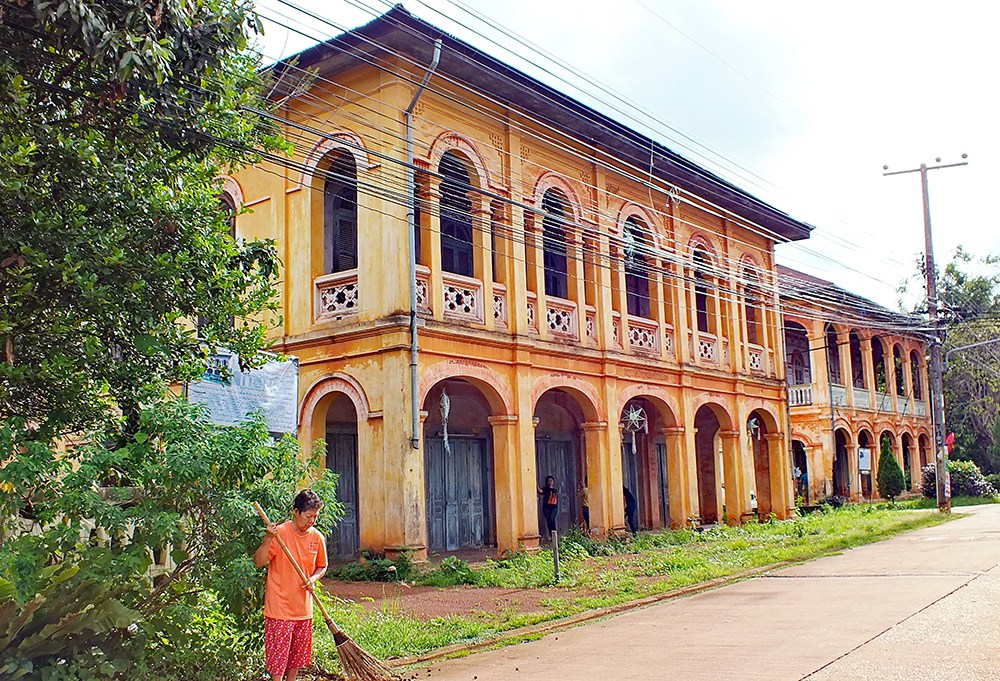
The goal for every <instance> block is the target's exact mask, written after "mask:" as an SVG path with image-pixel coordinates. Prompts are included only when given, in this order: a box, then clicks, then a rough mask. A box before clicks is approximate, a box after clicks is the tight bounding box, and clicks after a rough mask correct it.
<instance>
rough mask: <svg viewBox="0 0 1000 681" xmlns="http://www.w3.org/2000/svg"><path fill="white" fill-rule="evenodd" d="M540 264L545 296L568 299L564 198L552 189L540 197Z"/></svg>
mask: <svg viewBox="0 0 1000 681" xmlns="http://www.w3.org/2000/svg"><path fill="white" fill-rule="evenodd" d="M542 211H543V212H544V213H545V215H544V217H543V218H542V262H543V267H544V269H545V282H544V283H545V295H546V296H550V297H553V298H568V297H569V291H568V289H569V285H568V279H569V276H568V269H567V258H566V209H565V200H564V198H563V197H562V196H561V195H560V194H559V192H557V191H556V190H554V189H549V190H548V191H546V192H545V194H544V195H543V196H542Z"/></svg>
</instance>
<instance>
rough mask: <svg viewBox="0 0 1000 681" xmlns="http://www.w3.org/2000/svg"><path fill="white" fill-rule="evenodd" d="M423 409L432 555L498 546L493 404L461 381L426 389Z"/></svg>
mask: <svg viewBox="0 0 1000 681" xmlns="http://www.w3.org/2000/svg"><path fill="white" fill-rule="evenodd" d="M423 410H424V411H425V412H426V414H427V418H426V419H425V421H424V426H423V443H424V486H425V498H426V502H425V506H426V518H427V550H428V552H431V553H433V552H441V551H460V550H463V549H473V548H481V547H484V546H494V545H495V544H496V541H497V539H496V538H497V530H496V484H495V481H494V469H495V465H494V453H493V441H492V429H491V425H490V417H491V416H493V413H492V412H491V409H490V400H489V399H487V396H486V395H484V394H483V392H482V391H481V390H480V389H479V388H478V387H477V386H476V385H475V384H474V383H472V382H471V381H468V380H466V379H465V378H463V377H453V378H445V379H442V380H440V381H438V382H437V383H435V384H434V385H433V386H431V387H430V388H429V389H428V390H427V392H426V396H425V398H424V402H423Z"/></svg>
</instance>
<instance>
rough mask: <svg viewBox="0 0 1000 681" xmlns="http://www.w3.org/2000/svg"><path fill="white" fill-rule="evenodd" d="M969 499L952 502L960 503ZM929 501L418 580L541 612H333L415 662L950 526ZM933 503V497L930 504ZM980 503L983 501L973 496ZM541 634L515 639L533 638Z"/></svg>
mask: <svg viewBox="0 0 1000 681" xmlns="http://www.w3.org/2000/svg"><path fill="white" fill-rule="evenodd" d="M961 499H962V498H960V497H959V498H956V499H954V500H953V504H954V505H956V506H957V505H960V503H959V502H960V500H961ZM921 501H922V500H911V501H906V502H899V503H897V504H896V505H895V507H890V506H889V505H888V504H879V505H874V506H864V505H859V506H845V507H843V508H840V509H829V510H826V509H824V510H823V511H822V512H817V513H811V514H809V515H806V516H804V517H802V518H798V519H795V520H788V521H778V522H765V523H757V522H749V523H745V524H744V525H743V526H742V527H729V526H726V525H717V526H713V527H711V528H710V529H708V530H706V531H704V532H695V531H693V530H675V531H670V530H663V531H658V532H647V533H642V534H640V535H638V536H636V537H634V538H627V539H613V540H609V541H595V540H594V539H592V538H590V537H587V536H585V535H583V534H581V533H578V532H577V533H569V534H567V535H566V536H565V537H563V538H562V540H561V541H560V563H561V564H560V567H561V578H560V581H559V583H558V584H555V583H554V573H553V566H552V551H551V550H549V549H542V550H539V551H536V552H533V553H516V554H513V555H511V556H509V557H508V558H505V559H503V560H498V561H487V563H486V565H485V566H483V567H476V568H472V567H470V566H469V565H468V564H466V563H465V562H464V561H461V560H459V559H457V558H455V559H451V558H449V559H446V560H445V561H444V562H443V563H442V564H441V565H440V566H439V567H437V568H435V569H434V570H431V571H429V572H427V573H425V574H424V575H423V576H421V577H419V580H420V581H421V583H425V584H431V585H435V586H450V585H454V584H475V585H480V586H494V587H502V588H508V589H537V588H543V587H544V588H547V589H548V590H550V591H551V594H552V595H551V597H549V598H546V599H544V600H542V601H541V603H540V605H541V606H542V607H543V608H544V611H543V612H532V613H524V612H520V611H519V610H517V609H515V608H507V609H504V610H502V611H499V612H482V613H478V614H477V615H474V616H448V617H437V618H433V619H430V620H423V619H421V620H417V619H414V618H411V617H408V616H407V615H406V614H404V613H402V612H400V611H399V609H398V603H395V602H393V601H391V600H389V601H385V602H383V603H382V604H381V605H380V607H379V609H377V610H375V611H366V610H365V608H364V607H363V605H362V604H360V603H352V602H348V601H342V600H333V601H331V603H330V614H331V615H332V616H333V618H334V620H336V622H337V623H338V624H339V625H340V626H341V627H343V629H344V630H345V631H347V632H348V634H349V635H350V636H351V637H352V638H354V640H355V641H357V642H358V643H359V644H361V645H362V646H363V647H364V648H366V649H367V650H368V651H369V652H371V653H372V654H374V655H376V656H377V657H379V658H381V659H387V658H394V657H404V656H414V655H419V654H421V653H424V652H427V651H429V650H433V649H435V648H440V647H443V646H447V645H452V644H455V643H462V642H466V643H474V642H479V641H483V640H488V639H494V638H496V637H498V636H500V635H501V634H502V633H503V632H506V631H511V630H514V629H518V628H520V627H524V626H528V625H532V624H537V623H539V622H544V621H547V620H553V619H559V618H563V617H569V616H572V615H576V614H578V613H581V612H584V611H587V610H593V609H598V608H606V607H610V606H614V605H618V604H621V603H625V602H629V601H633V600H637V599H640V598H645V597H648V596H652V595H656V594H660V593H664V592H667V591H672V590H674V589H679V588H682V587H687V586H692V585H695V584H701V583H704V582H707V581H710V580H713V579H717V578H720V577H725V576H729V575H734V574H739V573H742V572H745V571H747V570H751V569H754V568H762V567H766V566H768V565H774V564H776V563H782V562H801V561H806V560H810V559H813V558H818V557H820V556H824V555H829V554H833V553H837V552H840V551H843V550H845V549H849V548H852V547H855V546H860V545H863V544H869V543H872V542H876V541H879V540H882V539H886V538H888V537H891V536H893V535H896V534H899V533H901V532H906V531H909V530H913V529H918V528H922V527H929V526H932V525H937V524H940V523H942V522H945V521H947V520H948V519H949V516H944V515H941V514H938V513H928V512H927V511H924V510H915V509H919V508H921V507H920V506H918V504H919V503H920V502H921ZM927 501H930V502H931V503H933V500H927ZM974 502H975V503H984V501H983V500H982V499H975V500H974ZM315 632H316V643H315V650H316V660H317V662H318V664H319V666H320V667H321V668H324V669H327V670H331V671H332V670H335V669H337V668H338V662H337V653H336V648H335V646H334V644H333V641H332V639H331V638H330V636H329V635H328V633H327V631H326V626H325V625H324V624H323V622H322V620H320V619H318V618H317V622H316V626H315ZM534 636H535V635H534V634H532V635H530V636H525V637H514V638H515V639H516V640H521V639H524V640H527V639H529V638H533V637H534Z"/></svg>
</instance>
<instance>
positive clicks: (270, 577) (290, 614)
mask: <svg viewBox="0 0 1000 681" xmlns="http://www.w3.org/2000/svg"><path fill="white" fill-rule="evenodd" d="M278 536H279V537H281V538H282V539H283V540H284V541H285V546H287V547H288V550H289V552H291V554H292V555H293V556H294V557H295V562H296V563H298V564H299V566H300V567H301V568H302V571H303V572H304V573H306V577H309V576H311V575H312V573H314V572H316V569H317V568H321V567H326V566H327V562H326V542H325V541H324V539H323V535H322V534H320V531H319V530H317V529H316V528H315V527H310V528H309V529H308V530H307V531H306V532H305V533H301V532H299V531H298V530H296V529H295V525H293V524H292V522H291V521H288V522H285V523H282V524H281V525H279V526H278ZM267 559H268V564H267V586H266V588H265V589H264V617H270V618H271V619H276V620H310V619H312V610H313V604H312V596H310V595H309V592H308V591H307V590H306V589H304V588H303V587H302V578H300V577H299V575H298V573H296V572H295V567H294V566H293V565H292V564H291V563H290V562H289V560H288V556H286V555H285V552H284V551H282V550H281V547H280V546H278V542H277V541H276V540H275V541H272V542H271V545H270V546H269V547H268V550H267Z"/></svg>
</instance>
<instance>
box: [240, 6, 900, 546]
mask: <svg viewBox="0 0 1000 681" xmlns="http://www.w3.org/2000/svg"><path fill="white" fill-rule="evenodd" d="M278 68H279V71H281V72H282V74H283V81H284V82H286V83H293V82H294V81H296V77H297V76H298V75H301V74H302V72H303V71H302V70H304V69H308V70H310V71H312V72H314V73H315V76H313V77H312V80H311V81H308V82H307V85H306V86H305V87H301V88H294V87H292V86H291V85H290V86H289V87H288V90H287V92H280V91H279V92H276V93H275V95H274V97H275V101H276V102H277V103H279V104H280V110H279V111H280V116H281V119H282V120H283V132H284V134H285V135H286V136H287V137H288V138H289V139H290V140H292V141H293V142H294V143H295V146H296V152H295V156H294V158H293V159H292V162H291V163H275V164H269V163H264V164H261V165H260V166H257V167H254V168H251V169H248V170H245V171H243V172H241V173H239V174H238V176H236V177H235V178H233V179H232V182H231V184H230V185H229V191H230V193H231V194H232V195H233V196H232V198H233V200H234V201H235V202H236V203H238V204H242V205H244V206H247V207H248V208H249V209H250V210H249V212H247V213H244V214H242V215H240V216H239V218H238V226H237V228H238V231H239V232H240V234H241V235H244V236H257V237H270V238H273V239H275V240H276V241H277V242H278V245H279V248H280V252H281V254H282V259H283V262H284V268H285V269H284V279H283V282H282V284H281V288H280V296H281V304H282V308H283V327H282V336H281V338H280V339H279V341H278V347H279V348H280V349H281V350H282V351H284V352H287V353H289V354H293V355H296V356H297V357H299V360H300V367H301V374H300V386H301V387H300V393H301V395H300V397H301V406H300V429H299V438H300V440H301V442H302V444H303V445H304V446H305V447H307V448H308V447H311V446H312V443H313V441H314V440H315V439H318V438H322V439H324V440H325V441H326V462H327V465H328V466H329V467H330V468H332V469H334V470H335V471H336V472H337V473H339V474H340V476H341V477H340V495H341V498H342V499H343V501H344V502H345V505H346V508H347V518H346V519H345V521H344V522H342V523H341V524H340V526H339V527H338V528H337V536H336V537H335V538H334V540H333V549H334V551H335V553H336V554H337V555H338V556H341V557H348V556H351V555H353V554H354V553H356V551H357V550H358V549H359V548H360V549H365V550H372V551H385V552H387V553H389V554H390V555H391V554H393V553H396V552H399V551H409V552H412V555H413V556H414V557H416V558H418V559H419V558H422V557H424V556H426V555H427V554H428V553H432V552H443V551H454V550H460V549H466V548H476V547H496V550H497V551H498V552H502V551H504V550H507V549H516V548H518V547H527V548H531V547H535V546H537V545H538V544H539V541H540V540H541V541H545V540H547V537H540V535H541V534H543V533H542V532H540V528H544V523H542V522H541V520H540V518H541V516H540V511H539V505H540V503H541V502H540V497H539V492H538V488H539V487H540V486H541V485H542V484H543V483H544V480H545V478H546V476H549V475H551V476H553V477H554V479H555V486H556V487H557V489H558V494H559V504H558V526H559V528H560V529H561V530H565V529H566V528H568V527H570V526H574V525H578V524H580V522H581V518H582V510H583V509H582V501H583V499H584V498H585V496H586V497H589V499H588V501H589V514H590V522H591V525H592V527H593V528H594V531H595V532H597V533H600V534H606V533H614V532H621V531H623V530H624V528H625V526H626V518H625V509H624V498H625V490H626V489H628V490H629V494H630V495H631V496H634V497H635V498H636V500H637V516H638V518H637V519H638V524H639V525H640V526H642V527H646V528H656V527H661V526H667V525H669V526H681V525H685V524H688V523H691V522H703V523H705V522H715V521H726V522H732V523H737V522H740V521H741V520H742V519H745V518H746V517H749V515H750V514H752V513H753V511H754V510H755V509H756V510H757V511H759V512H760V513H761V514H763V515H765V516H767V515H768V514H771V513H773V514H774V515H775V516H777V517H779V518H784V517H787V516H788V515H789V513H790V512H791V511H792V510H793V478H792V470H793V468H792V464H791V461H790V453H789V452H790V448H789V445H790V441H789V433H790V429H789V416H788V408H787V400H786V381H785V378H786V377H785V362H784V361H783V358H784V357H785V348H784V334H783V333H782V332H781V324H780V315H779V313H778V301H777V286H776V284H777V272H776V268H775V263H774V245H775V243H776V242H784V241H791V240H799V239H805V238H807V237H808V235H809V232H810V229H811V228H810V227H809V226H808V225H806V224H803V223H801V222H797V221H795V220H793V219H791V218H789V217H788V216H787V215H786V214H784V213H782V212H780V211H779V210H776V209H775V208H773V207H771V206H769V205H766V204H764V203H762V202H761V201H759V200H757V199H755V198H754V197H753V196H751V195H749V194H747V193H746V192H744V191H742V190H740V189H739V188H737V187H734V186H732V185H731V184H728V183H726V182H725V181H723V180H721V179H720V178H718V177H716V176H714V175H713V174H711V173H709V172H708V171H706V170H704V169H702V168H700V167H698V166H697V165H695V164H693V163H691V162H690V161H688V160H686V159H684V158H682V157H681V156H679V155H677V154H675V153H674V152H672V151H671V150H669V149H667V148H665V147H663V146H661V145H659V144H658V143H656V142H654V141H652V140H650V139H649V138H647V137H645V136H643V135H641V134H639V133H637V132H635V131H633V130H631V129H629V128H627V127H625V126H624V125H622V124H621V123H619V122H617V121H615V120H613V119H611V118H609V117H607V116H605V115H604V114H601V113H599V112H597V111H595V110H594V109H592V108H589V107H587V106H585V105H583V104H581V103H580V102H578V101H575V100H573V99H571V98H569V97H567V96H566V95H564V94H562V93H560V92H558V91H556V90H554V89H552V88H550V87H548V86H546V85H544V84H542V83H540V82H538V81H537V80H534V79H532V78H531V77H529V76H527V75H525V74H524V73H521V72H519V71H517V70H515V69H513V68H511V67H510V66H508V65H506V64H504V63H502V62H500V61H498V60H496V59H494V58H492V57H490V56H489V55H487V54H484V53H483V52H481V51H479V50H477V49H476V48H474V47H472V46H470V45H468V44H466V43H464V42H462V41H459V40H457V39H455V38H453V37H450V36H448V35H445V34H442V32H441V31H440V30H439V29H437V28H435V27H434V26H431V25H429V24H427V23H425V22H423V21H421V20H420V19H417V18H415V17H413V16H412V15H410V14H409V13H407V12H406V10H404V9H402V7H399V6H397V7H396V8H394V9H392V10H391V11H390V12H389V13H388V14H386V15H384V16H382V17H380V18H378V19H376V20H375V21H373V22H371V23H370V24H368V25H366V26H363V27H361V28H359V29H356V30H354V31H350V32H348V33H346V34H344V35H342V36H339V37H337V38H335V39H332V40H330V41H328V42H326V43H323V44H320V45H316V46H315V47H313V48H311V49H309V50H307V51H305V52H304V53H302V54H300V55H299V56H298V59H297V61H296V62H292V61H288V62H284V63H282V64H280V65H279V67H278ZM411 249H412V250H411ZM411 252H412V254H413V255H412V258H411ZM847 331H848V330H847V329H844V333H847ZM907 347H909V346H907ZM850 394H851V393H850V392H848V396H850ZM854 395H855V397H854V399H859V398H858V397H857V396H858V395H859V393H857V392H855V393H854ZM895 404H896V402H895V401H894V402H893V405H895ZM871 427H872V428H873V429H874V428H875V424H874V423H873V424H872V426H871ZM851 428H852V429H851V431H850V432H851V437H852V440H851V442H854V439H853V438H854V437H855V431H854V429H853V426H852V427H851ZM873 432H874V431H873ZM915 435H916V433H914V436H915ZM805 442H806V443H807V444H808V446H809V447H810V448H814V447H816V446H817V445H820V444H822V438H821V436H819V435H816V436H815V437H814V436H810V438H809V439H807V440H805ZM810 452H812V449H810ZM813 456H816V455H815V454H813ZM817 465H818V464H817ZM584 489H586V492H587V494H586V495H584V494H583V490H584Z"/></svg>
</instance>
